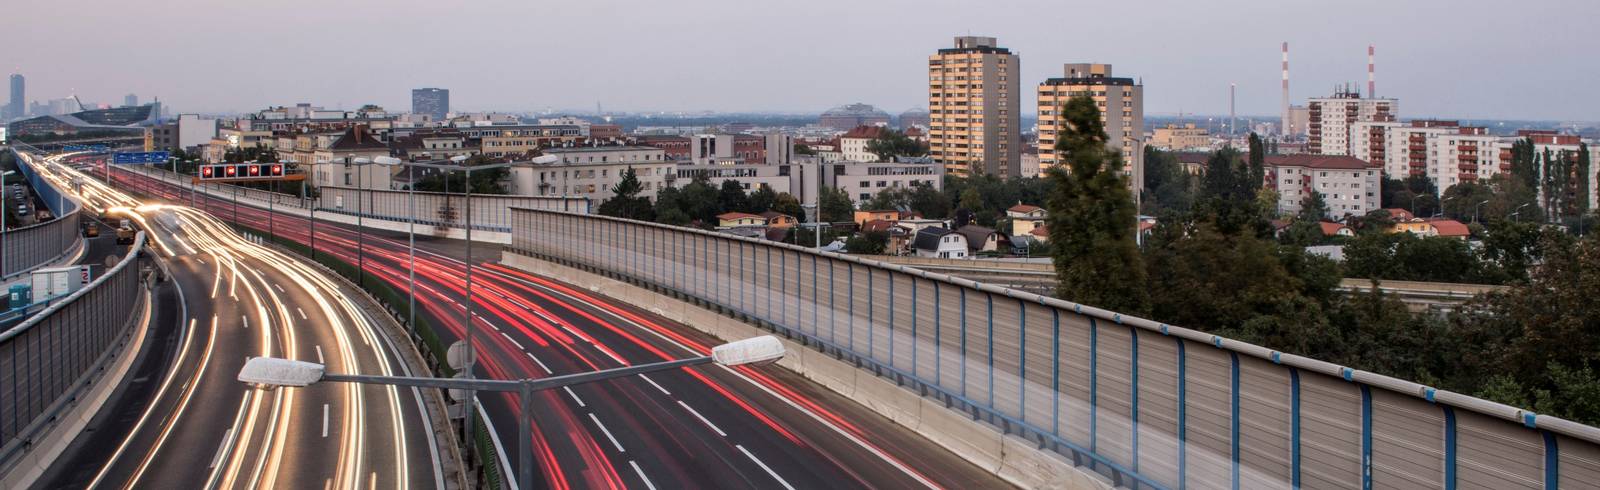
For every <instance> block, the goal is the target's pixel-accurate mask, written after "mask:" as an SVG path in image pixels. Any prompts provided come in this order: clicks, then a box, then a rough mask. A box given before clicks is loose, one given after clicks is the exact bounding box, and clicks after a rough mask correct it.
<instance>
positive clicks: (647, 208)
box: [598, 167, 656, 221]
mask: <svg viewBox="0 0 1600 490" xmlns="http://www.w3.org/2000/svg"><path fill="white" fill-rule="evenodd" d="M643 191H644V186H643V185H641V184H640V183H639V175H638V173H636V172H634V170H633V167H629V168H628V169H626V170H623V171H622V180H621V181H618V182H617V185H615V186H612V187H611V194H612V196H611V198H610V199H606V201H605V202H603V203H600V208H599V209H598V211H599V213H600V214H602V215H605V216H616V217H618V218H628V219H637V220H645V221H649V220H653V219H655V217H656V213H655V208H654V205H652V204H650V199H649V198H647V197H643V196H640V195H639V193H640V192H643Z"/></svg>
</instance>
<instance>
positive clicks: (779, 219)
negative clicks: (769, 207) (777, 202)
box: [761, 211, 797, 229]
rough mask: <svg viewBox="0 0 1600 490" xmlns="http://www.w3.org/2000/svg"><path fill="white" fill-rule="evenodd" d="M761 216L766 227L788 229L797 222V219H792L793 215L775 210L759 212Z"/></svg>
mask: <svg viewBox="0 0 1600 490" xmlns="http://www.w3.org/2000/svg"><path fill="white" fill-rule="evenodd" d="M761 217H762V218H763V219H766V220H767V227H768V228H777V229H788V228H793V227H794V225H795V223H797V221H795V219H794V216H789V215H787V214H783V213H780V212H777V211H767V212H765V213H761Z"/></svg>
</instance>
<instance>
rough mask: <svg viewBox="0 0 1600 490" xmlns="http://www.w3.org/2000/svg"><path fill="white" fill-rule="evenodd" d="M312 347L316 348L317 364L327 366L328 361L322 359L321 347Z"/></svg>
mask: <svg viewBox="0 0 1600 490" xmlns="http://www.w3.org/2000/svg"><path fill="white" fill-rule="evenodd" d="M312 347H316V348H317V364H322V365H327V364H328V361H326V360H323V359H322V346H320V345H314V346H312Z"/></svg>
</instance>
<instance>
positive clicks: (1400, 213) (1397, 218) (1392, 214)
mask: <svg viewBox="0 0 1600 490" xmlns="http://www.w3.org/2000/svg"><path fill="white" fill-rule="evenodd" d="M1383 210H1384V211H1387V212H1388V213H1389V219H1391V220H1394V222H1396V223H1400V222H1404V221H1411V219H1412V218H1416V216H1414V215H1412V214H1411V212H1410V211H1406V210H1404V209H1401V208H1383Z"/></svg>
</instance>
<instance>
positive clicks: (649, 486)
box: [628, 460, 656, 490]
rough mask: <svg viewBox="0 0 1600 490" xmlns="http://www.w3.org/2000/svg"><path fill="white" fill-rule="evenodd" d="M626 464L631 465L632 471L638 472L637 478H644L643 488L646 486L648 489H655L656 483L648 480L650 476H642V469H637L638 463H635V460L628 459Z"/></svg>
mask: <svg viewBox="0 0 1600 490" xmlns="http://www.w3.org/2000/svg"><path fill="white" fill-rule="evenodd" d="M628 466H632V467H633V472H634V473H638V474H639V479H640V480H644V486H645V488H648V489H650V490H656V484H654V483H651V482H650V477H648V476H644V470H641V469H639V463H635V462H633V460H629V461H628Z"/></svg>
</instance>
